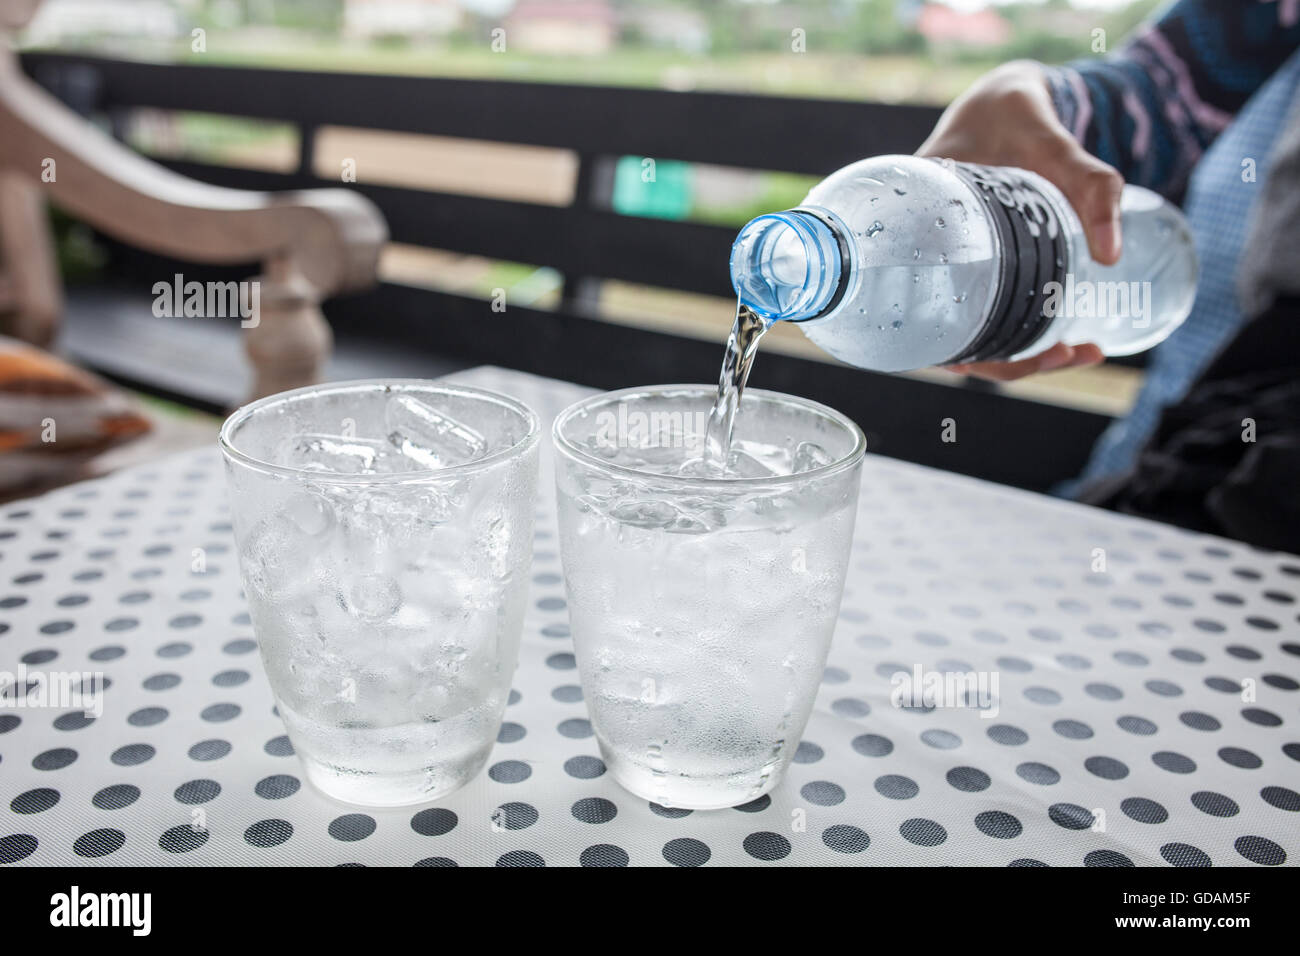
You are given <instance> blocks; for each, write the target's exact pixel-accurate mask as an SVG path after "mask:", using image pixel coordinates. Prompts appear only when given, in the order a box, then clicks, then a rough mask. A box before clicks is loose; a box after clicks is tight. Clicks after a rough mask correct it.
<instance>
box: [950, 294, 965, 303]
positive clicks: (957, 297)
mask: <svg viewBox="0 0 1300 956" xmlns="http://www.w3.org/2000/svg"><path fill="white" fill-rule="evenodd" d="M952 301H954V302H965V301H966V293H965V292H961V293H958V294H957V295H955V296H953V297H952Z"/></svg>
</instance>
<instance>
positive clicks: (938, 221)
mask: <svg viewBox="0 0 1300 956" xmlns="http://www.w3.org/2000/svg"><path fill="white" fill-rule="evenodd" d="M934 224H935V226H936V227H938V228H939V229H943V228H944V227H945V226H947V225H948V224H947V223H946V222H944V221H943V219H942V217H941V218H939V219H936V220H935V221H934Z"/></svg>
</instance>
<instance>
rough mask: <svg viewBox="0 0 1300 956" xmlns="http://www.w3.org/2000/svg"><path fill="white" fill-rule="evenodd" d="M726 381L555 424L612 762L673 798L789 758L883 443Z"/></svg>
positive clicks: (571, 581)
mask: <svg viewBox="0 0 1300 956" xmlns="http://www.w3.org/2000/svg"><path fill="white" fill-rule="evenodd" d="M736 338H737V336H733V339H736ZM740 351H741V352H743V349H742V350H740ZM731 366H737V363H736V362H732V363H731V365H730V366H729V367H728V368H730V367H731ZM728 368H724V380H729V379H730V378H731V377H735V378H736V379H737V383H738V384H740V380H741V379H743V374H739V375H737V374H736V373H735V372H734V371H733V372H732V375H730V376H729V375H728ZM718 396H719V392H718V390H717V389H715V388H713V387H705V386H691V385H676V386H657V387H653V388H639V389H628V390H624V391H620V392H612V393H608V394H604V395H599V396H596V397H593V398H590V399H587V400H584V401H582V402H579V403H578V404H576V405H573V406H571V407H570V408H568V409H567V410H566V411H565V412H563V413H562V414H561V415H560V417H559V418H558V419H557V420H556V422H555V428H554V442H555V446H556V449H557V452H558V456H557V463H556V485H557V492H558V500H559V521H560V535H561V558H562V560H563V564H564V576H565V583H566V586H567V589H568V595H569V620H570V626H571V630H572V634H573V640H574V644H575V650H576V652H577V659H578V665H579V667H580V669H581V675H582V686H583V691H584V695H585V698H586V702H587V707H588V710H589V712H590V716H591V720H592V725H593V727H594V729H595V733H596V738H597V740H598V741H599V745H600V750H601V753H602V756H603V757H604V761H605V764H606V765H607V766H608V768H609V771H610V773H611V774H613V776H614V778H615V779H616V780H618V781H619V783H621V784H622V785H623V786H624V787H626V788H627V789H628V790H630V791H631V792H632V793H634V794H636V795H638V796H640V797H643V798H645V799H647V800H651V801H654V802H655V803H658V804H661V805H663V806H667V807H682V808H691V809H713V808H720V807H730V806H736V805H739V804H742V803H746V802H748V801H751V800H753V799H755V798H757V797H759V796H761V795H762V794H764V793H766V792H767V791H768V790H770V789H772V788H773V787H774V786H775V785H776V784H777V783H778V782H779V781H780V779H781V776H782V774H783V773H784V772H785V769H786V767H787V766H788V765H789V763H790V760H791V758H792V757H793V755H794V752H795V749H796V747H797V746H798V743H799V738H800V736H801V734H802V733H803V729H804V725H805V724H806V723H807V721H808V716H809V713H810V712H811V709H812V705H813V698H814V696H815V695H816V692H817V687H818V684H819V682H820V680H821V675H822V670H823V667H824V665H825V661H826V653H827V651H828V649H829V647H830V642H831V636H832V633H833V631H834V628H835V621H836V617H837V616H838V614H839V606H840V597H841V594H842V591H843V587H844V575H845V570H846V567H847V563H848V558H849V551H850V545H851V541H852V536H853V523H854V517H855V515H856V512H857V499H858V485H859V479H860V472H861V467H862V460H863V452H864V450H865V447H866V441H865V439H864V438H863V435H862V432H861V431H860V430H859V429H858V427H857V426H856V425H854V424H853V423H852V422H851V421H849V420H848V419H846V418H845V417H844V416H842V415H840V414H839V413H837V412H835V411H833V410H831V409H829V408H826V407H825V406H823V405H819V404H817V403H815V402H811V401H806V400H804V399H799V398H793V397H790V396H786V395H779V394H775V393H771V392H763V391H755V390H750V391H746V392H745V393H744V401H743V402H740V401H738V400H733V401H728V402H720V401H718ZM715 403H716V406H715ZM726 419H730V421H726V425H727V427H728V429H730V434H729V435H728V434H726V433H725V432H724V433H723V434H719V432H718V429H717V422H718V421H720V420H726Z"/></svg>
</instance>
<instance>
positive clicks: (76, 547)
mask: <svg viewBox="0 0 1300 956" xmlns="http://www.w3.org/2000/svg"><path fill="white" fill-rule="evenodd" d="M457 377H458V378H459V379H461V380H463V381H466V382H469V383H472V384H478V385H482V386H485V387H489V388H496V389H498V390H501V391H504V392H507V393H510V394H513V395H516V396H517V397H519V398H520V399H522V400H523V401H525V402H527V403H529V404H530V405H531V406H533V407H534V408H535V409H537V411H538V412H539V414H541V415H543V417H546V418H549V417H550V416H553V415H554V414H555V412H556V411H558V410H559V409H560V408H561V407H563V406H564V405H566V404H568V403H569V402H570V401H572V400H574V399H575V398H578V397H580V396H581V395H583V394H585V393H586V392H585V390H583V389H579V388H577V387H575V386H572V385H566V384H564V383H559V382H552V381H548V380H545V379H538V378H535V377H532V376H527V375H522V374H519V373H513V372H505V371H502V370H500V369H491V368H483V369H476V370H473V371H472V372H469V373H465V374H463V375H460V376H457ZM224 497H225V495H224V480H223V475H222V470H221V462H220V459H219V455H218V454H217V452H216V451H215V449H213V450H204V451H202V452H199V453H193V454H187V455H183V456H180V457H175V458H171V459H168V460H165V461H162V462H159V463H157V464H155V465H152V466H149V467H142V468H137V469H132V470H128V471H125V472H122V473H119V474H116V475H113V476H111V477H108V478H106V479H102V480H98V481H93V482H88V483H85V484H80V485H75V486H72V487H69V488H66V489H62V490H59V491H56V492H53V493H51V494H48V495H45V496H44V497H41V498H37V499H33V500H30V501H24V502H17V503H13V504H10V505H8V506H5V507H4V508H3V509H0V670H4V671H7V672H10V673H14V674H17V673H19V669H20V668H25V669H26V671H27V679H28V680H29V681H30V680H32V679H33V678H32V675H33V674H38V673H52V672H101V673H103V674H104V675H106V677H107V680H108V686H107V689H106V690H105V692H104V697H103V704H104V706H103V713H102V715H101V716H99V717H98V718H88V717H86V716H84V715H83V714H82V713H81V712H79V711H69V710H59V709H49V708H40V709H34V708H13V707H5V708H0V800H2V801H3V803H2V805H0V817H2V819H0V864H76V865H87V864H97V863H98V864H125V863H131V864H178V865H215V864H266V865H285V864H319V865H336V864H369V865H376V864H388V865H399V866H412V865H414V866H450V865H462V866H463V865H501V866H540V865H543V864H545V865H551V866H556V865H567V866H574V865H579V864H581V865H592V866H618V865H624V864H631V865H669V864H673V865H678V866H697V865H702V864H715V865H716V864H755V865H760V864H774V863H782V864H796V865H807V864H830V865H835V864H839V865H861V864H916V865H931V864H956V865H964V864H992V865H998V866H1004V865H1025V866H1029V865H1042V864H1047V865H1066V866H1079V865H1096V866H1128V865H1139V866H1141V865H1153V864H1154V865H1163V864H1170V865H1174V866H1197V865H1211V864H1212V865H1216V866H1225V865H1242V866H1249V865H1256V864H1258V865H1277V864H1286V863H1293V862H1294V861H1295V858H1296V854H1297V850H1298V849H1300V793H1297V791H1298V790H1300V680H1298V679H1297V678H1298V677H1300V625H1298V624H1297V612H1298V611H1300V607H1298V606H1297V603H1296V594H1297V592H1298V591H1300V559H1297V558H1294V557H1290V556H1287V555H1281V554H1270V553H1264V552H1260V551H1256V550H1252V549H1251V548H1248V547H1245V546H1243V545H1240V544H1236V543H1233V542H1230V541H1224V540H1220V539H1217V538H1210V537H1205V536H1199V535H1193V534H1189V533H1185V532H1181V531H1178V530H1174V529H1171V528H1166V527H1163V526H1160V525H1156V524H1151V523H1147V522H1143V521H1137V520H1133V519H1129V518H1124V517H1119V516H1116V515H1112V514H1108V513H1103V512H1098V511H1094V510H1091V509H1087V508H1083V507H1080V506H1075V505H1072V504H1069V503H1063V502H1057V501H1053V500H1050V499H1047V498H1042V497H1039V496H1035V495H1030V494H1026V493H1023V492H1018V491H1013V490H1008V489H1005V488H1000V487H998V486H994V485H988V484H984V483H981V482H977V481H974V480H970V479H965V478H959V477H954V476H951V475H946V474H943V473H940V472H935V471H930V470H928V469H924V468H919V467H915V466H911V465H906V464H901V463H898V462H893V461H889V460H886V459H881V458H877V457H869V458H868V460H867V463H866V466H865V467H864V473H863V489H862V501H861V514H860V516H859V518H858V527H857V537H856V541H855V544H854V550H853V555H852V561H851V567H850V571H849V578H848V585H847V589H846V592H845V598H844V605H843V610H842V613H841V616H840V622H839V627H838V629H837V632H836V636H835V642H834V646H833V648H832V650H831V654H830V659H829V663H828V666H827V668H826V672H825V676H824V679H823V682H822V685H821V689H820V692H819V694H818V697H817V705H816V709H815V712H814V714H813V717H812V720H811V721H810V723H809V726H808V729H807V732H806V734H805V736H804V740H803V742H802V743H801V744H800V746H799V750H798V754H797V756H796V758H795V763H794V764H793V766H792V767H791V768H790V772H789V774H788V776H787V777H786V779H785V781H784V782H783V783H782V784H781V785H780V786H779V787H778V788H777V789H776V790H775V791H774V792H773V793H772V794H771V795H770V796H769V797H763V798H761V799H759V800H757V801H755V802H753V803H751V804H748V805H746V806H741V807H737V808H735V809H732V810H721V811H711V812H694V813H692V812H686V811H678V810H669V809H664V808H662V807H658V806H653V805H650V804H648V803H646V801H644V800H640V799H638V798H636V797H633V796H632V795H630V794H628V793H627V792H625V791H624V790H622V789H621V788H620V787H619V786H618V785H617V784H615V783H614V782H613V780H611V779H610V777H609V775H608V774H607V773H606V772H605V766H604V764H603V763H602V762H601V760H600V758H599V754H598V750H597V747H596V742H595V740H594V738H593V737H592V731H591V726H590V724H589V723H588V721H587V714H586V710H585V708H584V705H583V699H582V691H581V689H580V687H579V684H578V672H577V670H576V668H575V665H574V657H573V648H572V645H571V642H570V640H569V631H568V625H567V621H566V613H565V600H564V588H563V582H562V579H561V576H560V563H559V556H558V554H557V540H556V527H555V512H554V494H553V487H552V476H551V472H550V464H549V458H548V459H547V460H546V461H545V462H544V465H543V474H542V487H541V494H540V497H539V502H538V515H539V520H538V524H537V541H536V554H535V561H534V564H533V570H532V574H533V589H532V593H531V596H530V602H529V603H530V610H529V613H528V615H527V618H526V621H525V624H524V637H523V645H522V650H521V655H520V662H519V670H518V673H517V675H516V679H515V683H514V691H513V693H512V694H511V703H510V706H509V707H508V708H507V711H506V718H505V724H504V725H503V726H502V728H501V733H500V736H499V738H498V743H497V745H496V748H495V750H494V751H493V754H492V757H491V759H490V761H489V766H488V769H487V770H486V772H484V773H483V774H481V775H480V776H479V777H478V778H477V779H476V780H474V781H473V782H472V783H471V784H470V785H469V786H467V787H466V788H464V789H463V790H461V791H459V792H458V793H456V794H454V795H452V796H450V797H449V798H447V799H445V800H442V801H440V802H438V803H437V804H434V805H430V806H426V807H417V808H411V809H403V810H362V809H358V808H352V807H347V806H344V805H342V804H338V803H335V802H333V801H331V800H329V799H327V798H325V797H323V796H321V795H319V794H318V793H316V792H315V791H314V790H313V789H312V788H311V787H310V786H308V785H306V784H305V783H304V781H303V777H302V773H301V771H300V769H299V766H298V764H297V761H296V758H295V757H294V754H293V750H292V748H291V746H290V744H289V741H288V739H287V738H286V737H285V736H284V728H283V726H282V725H281V723H280V721H279V719H278V718H277V717H276V716H275V714H274V712H273V709H272V700H271V695H270V691H269V689H268V687H267V683H266V679H265V677H264V676H263V674H262V670H261V665H260V661H259V659H258V655H257V648H256V644H255V643H254V635H253V632H252V629H251V627H250V626H249V620H248V615H247V613H246V611H245V609H244V605H243V599H242V597H241V596H240V591H239V583H238V575H237V570H236V556H235V552H234V547H233V542H232V538H231V531H230V524H229V519H228V512H227V508H226V505H225V501H224ZM1102 562H1104V569H1103V563H1102ZM918 665H919V666H920V667H922V668H924V669H925V671H927V672H931V671H933V672H970V671H974V672H985V673H987V674H990V675H996V676H997V678H998V680H999V693H998V702H997V703H998V712H997V715H996V716H994V717H988V716H983V715H982V714H981V712H980V711H978V710H975V709H964V708H963V709H958V708H945V707H938V708H930V707H926V706H914V707H894V706H892V705H891V701H890V694H891V690H892V689H893V685H892V684H891V680H890V679H891V677H892V676H893V675H894V674H895V673H896V672H897V671H900V670H901V671H909V672H910V671H912V669H913V668H914V667H915V666H918Z"/></svg>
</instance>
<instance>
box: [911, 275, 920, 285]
mask: <svg viewBox="0 0 1300 956" xmlns="http://www.w3.org/2000/svg"><path fill="white" fill-rule="evenodd" d="M920 281H921V273H919V272H913V273H912V285H916V284H917V283H918V282H920Z"/></svg>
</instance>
